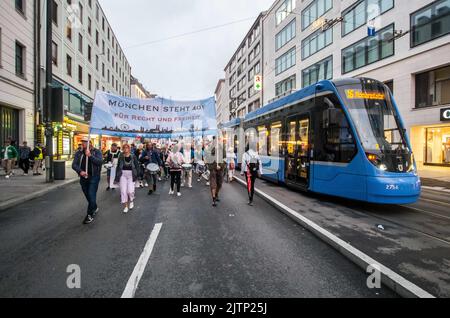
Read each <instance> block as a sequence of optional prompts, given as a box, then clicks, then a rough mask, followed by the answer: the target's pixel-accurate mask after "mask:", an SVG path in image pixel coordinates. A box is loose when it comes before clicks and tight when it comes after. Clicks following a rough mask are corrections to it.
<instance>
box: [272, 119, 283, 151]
mask: <svg viewBox="0 0 450 318" xmlns="http://www.w3.org/2000/svg"><path fill="white" fill-rule="evenodd" d="M269 141H270V149H269V150H270V153H269V156H273V157H278V156H279V155H280V141H281V122H277V123H273V124H272V125H271V126H270V134H269Z"/></svg>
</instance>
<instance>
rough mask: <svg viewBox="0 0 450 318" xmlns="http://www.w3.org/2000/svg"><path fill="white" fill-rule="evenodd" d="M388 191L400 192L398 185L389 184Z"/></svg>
mask: <svg viewBox="0 0 450 318" xmlns="http://www.w3.org/2000/svg"><path fill="white" fill-rule="evenodd" d="M386 190H391V191H393V190H399V186H398V185H396V184H387V185H386Z"/></svg>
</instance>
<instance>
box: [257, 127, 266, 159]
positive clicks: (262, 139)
mask: <svg viewBox="0 0 450 318" xmlns="http://www.w3.org/2000/svg"><path fill="white" fill-rule="evenodd" d="M267 133H268V131H267V128H266V127H265V126H260V127H258V153H259V155H262V156H266V155H267Z"/></svg>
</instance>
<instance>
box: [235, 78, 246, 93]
mask: <svg viewBox="0 0 450 318" xmlns="http://www.w3.org/2000/svg"><path fill="white" fill-rule="evenodd" d="M246 83H247V82H246V78H245V76H244V77H243V78H242V79H241V80H240V81H239V82H238V84H237V90H238V91H240V90H241V89H242V88H243V87H244V85H245V84H246Z"/></svg>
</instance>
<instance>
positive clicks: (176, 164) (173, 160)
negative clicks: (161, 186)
mask: <svg viewBox="0 0 450 318" xmlns="http://www.w3.org/2000/svg"><path fill="white" fill-rule="evenodd" d="M167 163H168V164H169V168H170V191H169V195H172V194H174V193H175V192H174V191H173V190H174V185H175V183H176V184H177V196H179V197H180V196H181V192H180V190H181V169H182V165H183V164H184V163H185V161H184V156H183V154H182V153H181V152H180V146H179V145H174V147H173V150H172V151H171V152H170V154H169V157H168V158H167Z"/></svg>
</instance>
